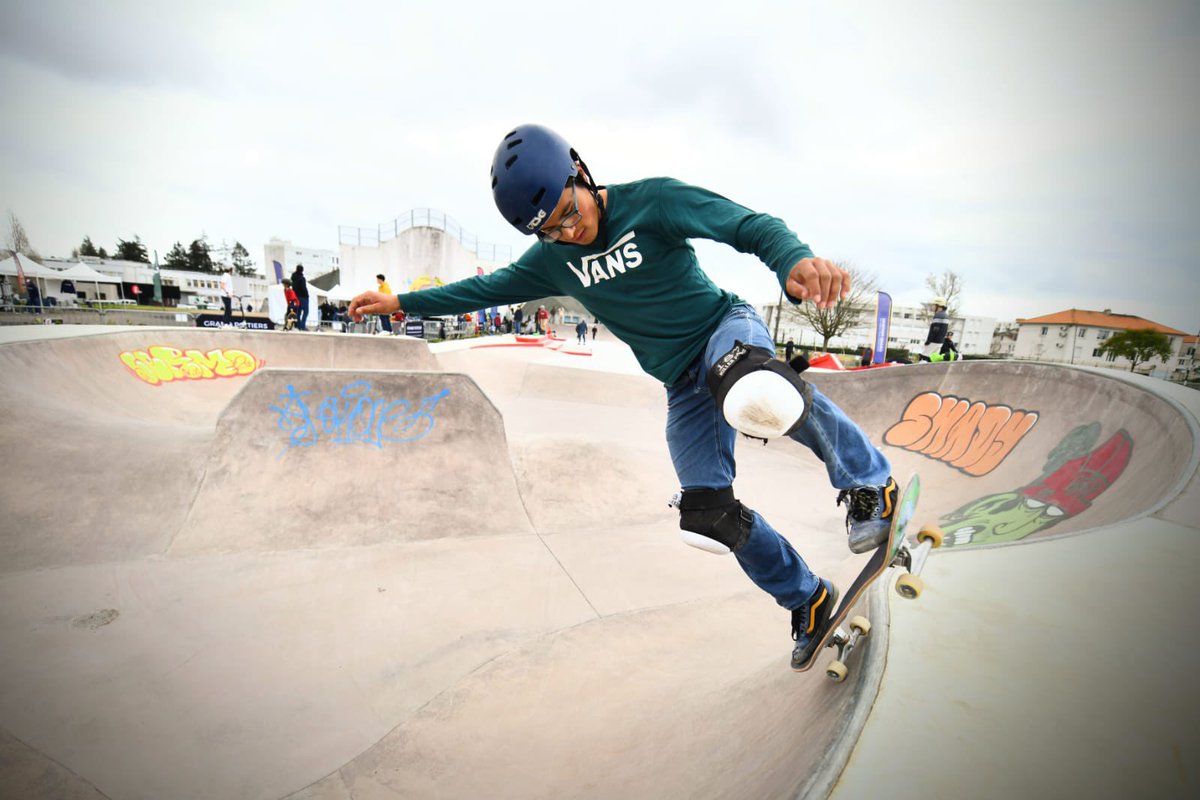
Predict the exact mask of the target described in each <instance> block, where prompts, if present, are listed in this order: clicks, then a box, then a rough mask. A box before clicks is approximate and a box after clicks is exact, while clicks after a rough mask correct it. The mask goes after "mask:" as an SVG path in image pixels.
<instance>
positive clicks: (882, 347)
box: [871, 292, 892, 364]
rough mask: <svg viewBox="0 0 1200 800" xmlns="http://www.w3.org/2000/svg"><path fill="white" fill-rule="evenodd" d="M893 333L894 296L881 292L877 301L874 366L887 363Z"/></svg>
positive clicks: (872, 356) (872, 358)
mask: <svg viewBox="0 0 1200 800" xmlns="http://www.w3.org/2000/svg"><path fill="white" fill-rule="evenodd" d="M891 331H892V296H891V295H890V294H888V293H887V292H880V293H879V298H878V299H877V300H876V301H875V352H874V353H873V354H872V355H871V363H872V364H883V363H885V362H886V361H887V343H888V334H890V333H891Z"/></svg>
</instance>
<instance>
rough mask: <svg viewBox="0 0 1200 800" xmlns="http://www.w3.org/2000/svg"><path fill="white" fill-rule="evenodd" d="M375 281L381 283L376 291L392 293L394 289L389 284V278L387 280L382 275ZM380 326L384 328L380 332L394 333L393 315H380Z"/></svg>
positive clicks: (377, 276) (376, 277)
mask: <svg viewBox="0 0 1200 800" xmlns="http://www.w3.org/2000/svg"><path fill="white" fill-rule="evenodd" d="M375 280H376V281H377V282H378V283H379V287H378V289H377V290H376V291H380V292H383V293H384V294H391V293H392V287H391V286H390V285H389V284H388V282H387V278H385V277H384V276H383V275H382V274H380V275H376V276H375ZM379 326H380V328H382V330H380V331H379V332H380V333H391V332H392V315H391V314H380V315H379Z"/></svg>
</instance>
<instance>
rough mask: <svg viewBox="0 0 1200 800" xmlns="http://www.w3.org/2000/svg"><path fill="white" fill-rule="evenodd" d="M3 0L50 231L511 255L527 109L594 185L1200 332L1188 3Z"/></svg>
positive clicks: (9, 177) (896, 290)
mask: <svg viewBox="0 0 1200 800" xmlns="http://www.w3.org/2000/svg"><path fill="white" fill-rule="evenodd" d="M0 2H2V3H3V5H4V15H3V18H4V23H3V24H2V25H0V111H2V112H3V125H2V126H0V143H2V146H0V210H5V211H7V210H11V211H12V212H14V213H15V214H16V215H17V216H18V218H19V219H20V220H21V222H22V223H23V224H24V226H25V228H26V230H27V232H28V234H29V237H30V240H31V241H32V243H33V245H34V247H35V248H36V249H37V250H38V251H39V252H41V253H42V254H44V255H52V256H64V257H65V256H68V255H69V254H70V251H71V249H72V248H74V247H76V246H78V244H79V242H80V241H81V240H82V238H83V236H84V235H85V234H87V235H90V236H91V237H92V239H93V240H94V241H95V243H96V244H97V245H102V246H105V247H107V248H109V249H112V248H113V247H114V246H115V243H116V240H117V239H118V238H124V239H130V238H132V237H133V236H134V235H139V236H141V238H142V240H143V242H145V243H146V244H147V246H148V247H150V248H151V249H157V250H158V253H159V255H160V256H162V255H163V254H165V252H166V251H167V250H168V249H169V248H170V247H171V245H172V243H173V242H175V241H177V240H178V241H181V242H183V243H184V244H185V245H186V244H187V243H188V242H189V241H191V240H192V239H194V238H197V237H198V236H200V235H201V234H202V233H204V234H207V235H208V237H209V239H210V241H213V242H217V243H219V242H220V241H221V240H223V239H224V240H226V241H228V242H229V243H230V244H232V242H233V241H234V240H239V241H241V242H242V243H243V244H244V245H246V247H247V248H248V249H249V250H250V253H251V256H252V257H253V258H254V259H255V261H256V262H257V263H259V264H261V262H262V260H263V250H262V247H263V245H264V244H265V243H266V241H267V240H268V239H269V238H270V237H272V236H279V237H281V238H285V239H290V240H292V241H293V242H295V243H297V244H301V245H305V246H310V247H323V248H329V249H336V248H337V227H338V225H355V226H363V227H374V226H375V225H376V224H378V223H381V222H385V221H387V220H391V219H392V218H394V217H396V216H399V215H400V214H402V213H403V212H405V211H407V210H409V209H411V208H422V207H432V208H436V209H440V210H442V211H444V212H446V213H448V214H449V215H451V216H452V217H454V218H455V219H457V220H458V221H459V222H460V223H461V224H462V225H463V226H464V227H465V228H467V229H468V230H470V231H472V232H474V233H476V234H477V235H478V236H479V237H480V238H481V239H483V240H485V241H490V242H497V243H501V244H508V245H511V246H512V247H513V250H514V252H515V253H519V252H520V251H521V250H522V249H524V247H525V246H526V245H527V243H528V240H526V239H524V238H523V237H521V236H519V235H518V234H517V233H516V232H515V231H513V230H512V229H511V228H509V227H508V226H507V224H506V223H505V222H504V221H503V220H502V219H501V218H500V216H499V214H498V213H497V212H496V210H495V206H494V205H493V204H492V200H491V194H490V191H489V187H488V169H489V167H490V165H491V156H492V152H493V150H494V149H495V146H496V144H497V143H498V142H499V140H500V138H501V137H502V136H503V134H504V133H506V132H507V131H508V130H509V129H510V128H512V127H513V126H514V125H516V124H518V123H522V122H540V123H542V124H546V125H549V126H551V127H553V128H555V129H557V130H558V131H559V132H560V133H562V134H563V135H564V136H566V137H567V138H568V139H569V140H570V141H571V143H572V144H573V145H574V146H575V147H576V149H578V150H579V151H580V153H581V154H582V155H583V158H584V159H585V160H586V161H587V163H588V165H589V166H590V167H591V169H592V172H593V174H594V175H595V176H596V178H597V179H598V180H599V181H601V182H604V183H618V182H621V181H626V180H633V179H637V178H641V177H648V176H652V175H671V176H674V177H677V178H680V179H682V180H684V181H688V182H690V183H695V184H699V185H702V186H705V187H708V188H710V189H713V190H715V191H718V192H720V193H722V194H724V195H726V196H728V197H730V198H732V199H734V200H737V201H738V202H741V203H743V204H745V205H748V206H750V207H751V208H754V209H756V210H760V211H766V212H769V213H771V214H774V215H776V216H778V217H781V218H783V219H784V220H785V221H786V222H787V223H788V224H789V225H790V226H791V228H792V229H793V230H795V231H796V232H797V233H798V234H799V235H800V237H801V239H803V240H804V241H806V242H808V243H809V244H810V245H811V246H812V247H813V249H814V251H815V252H816V253H817V254H818V255H822V256H825V257H828V258H835V259H840V260H845V261H849V262H852V263H853V264H855V265H857V266H858V267H859V268H861V269H863V270H866V271H868V272H871V273H874V274H875V275H877V276H878V277H879V280H880V283H881V285H882V287H883V288H885V289H886V290H888V291H890V292H891V293H892V295H893V297H895V299H896V301H897V302H900V303H906V302H908V303H916V302H920V301H921V300H924V299H927V297H928V292H927V291H926V289H925V287H924V279H925V276H926V275H928V274H930V273H941V272H943V271H945V270H955V271H957V272H959V273H960V274H961V275H962V277H963V280H964V286H965V289H964V293H963V300H962V308H963V310H964V311H965V312H966V313H969V314H976V315H982V316H993V317H997V318H999V319H1008V320H1011V319H1015V318H1017V317H1032V316H1037V315H1040V314H1046V313H1050V312H1053V311H1058V310H1061V309H1065V308H1071V307H1077V308H1089V309H1097V310H1100V309H1105V308H1111V309H1113V310H1114V311H1118V312H1123V313H1130V314H1137V315H1140V316H1143V317H1146V318H1149V319H1153V320H1155V321H1158V322H1161V323H1164V324H1167V325H1171V326H1174V327H1177V328H1181V329H1183V330H1186V331H1189V332H1194V331H1196V330H1198V329H1200V311H1198V310H1197V305H1198V302H1200V290H1198V288H1197V285H1198V280H1197V274H1198V270H1197V262H1198V260H1200V259H1198V256H1197V254H1198V253H1200V202H1198V201H1200V108H1198V106H1200V90H1198V89H1197V87H1198V86H1200V3H1197V2H1196V1H1195V0H1173V1H1170V2H1159V1H1157V0H1141V1H1133V0H1130V1H1128V2H1104V1H1103V0H1078V1H1076V2H1063V1H1062V0H1037V1H1032V0H1031V1H1026V0H965V1H958V2H956V1H955V0H945V1H944V2H927V1H925V0H920V1H918V2H913V1H911V0H907V1H906V0H863V2H854V0H846V2H758V1H757V0H738V2H735V3H716V4H702V5H701V4H696V3H682V2H681V3H656V2H652V0H641V2H637V3H627V2H604V3H554V4H544V3H543V4H533V3H528V4H526V3H511V2H508V3H495V2H475V1H474V0H471V2H453V0H443V1H442V2H430V0H422V2H419V3H409V2H403V1H402V0H389V1H388V2H381V3H355V2H341V3H338V4H337V7H338V9H339V10H337V11H329V10H326V8H327V7H328V8H332V7H333V5H334V4H333V3H329V4H319V3H295V2H278V3H276V2H255V1H254V0H242V2H237V3H226V2H212V1H211V0H210V1H209V2H204V3H193V4H188V5H187V7H186V8H185V7H183V4H177V3H162V2H120V1H114V0H108V1H107V2H103V3H101V2H83V1H82V0H80V1H79V2H58V1H54V2H47V0H39V1H38V2H15V3H14V2H13V1H12V0H0ZM177 6H179V7H177ZM705 6H711V7H705ZM697 250H698V252H699V254H700V256H701V261H702V263H703V264H704V266H705V268H706V269H707V270H708V271H709V273H710V274H711V275H712V276H713V278H714V279H715V280H716V281H717V282H718V283H719V284H721V285H722V286H724V287H725V288H728V289H730V290H733V291H735V292H737V293H738V294H740V295H742V296H743V297H745V298H747V299H751V300H754V301H765V300H769V299H774V297H775V296H776V295H777V294H778V285H777V284H776V283H775V282H774V280H773V277H772V276H771V275H770V273H768V272H767V270H766V269H765V267H763V266H762V265H761V264H759V263H758V262H757V261H755V260H754V259H753V258H751V257H747V256H742V255H739V254H737V253H735V252H733V251H732V250H730V249H729V248H726V247H724V246H721V245H714V244H711V243H705V244H698V245H697ZM364 288H367V287H364Z"/></svg>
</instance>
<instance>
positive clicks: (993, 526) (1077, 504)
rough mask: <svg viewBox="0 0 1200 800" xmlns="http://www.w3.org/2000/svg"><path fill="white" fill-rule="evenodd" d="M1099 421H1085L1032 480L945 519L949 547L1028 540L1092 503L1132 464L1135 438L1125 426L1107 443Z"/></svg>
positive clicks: (944, 517) (969, 505) (953, 513)
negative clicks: (1102, 434)
mask: <svg viewBox="0 0 1200 800" xmlns="http://www.w3.org/2000/svg"><path fill="white" fill-rule="evenodd" d="M1100 427H1101V426H1100V423H1098V422H1093V423H1091V424H1090V425H1080V426H1079V427H1077V428H1075V429H1074V430H1073V431H1071V433H1069V434H1068V435H1067V436H1066V437H1064V438H1063V440H1062V441H1061V442H1059V443H1058V445H1057V446H1056V447H1055V448H1054V449H1053V450H1052V451H1050V455H1049V456H1048V457H1047V459H1046V464H1045V466H1043V468H1042V474H1041V475H1040V476H1039V477H1038V478H1037V479H1036V480H1034V481H1032V482H1031V483H1028V484H1026V485H1025V486H1021V487H1019V488H1015V489H1011V490H1009V491H1006V492H999V493H996V494H990V495H985V496H984V497H980V498H979V499H977V500H973V501H971V502H970V503H967V504H966V505H964V506H962V507H961V508H959V509H958V510H956V511H953V512H951V513H949V514H946V515H945V516H943V517H942V518H941V524H942V529H943V530H944V531H945V533H946V541H945V544H946V546H949V547H955V546H961V545H965V544H995V543H997V542H1012V541H1017V540H1019V539H1024V538H1025V537H1026V536H1029V535H1030V534H1033V533H1038V532H1040V531H1044V530H1046V529H1048V528H1052V527H1054V526H1055V525H1058V524H1059V523H1061V522H1062V521H1063V520H1067V519H1070V518H1071V517H1074V516H1075V515H1077V514H1080V513H1082V512H1083V511H1086V510H1087V509H1088V508H1090V507H1091V505H1092V502H1093V501H1094V500H1095V499H1096V498H1097V497H1099V496H1100V495H1101V494H1103V493H1104V492H1105V491H1107V490H1108V488H1109V487H1110V486H1112V485H1113V484H1114V483H1115V482H1116V481H1117V479H1118V478H1120V477H1121V475H1122V474H1123V473H1124V472H1125V468H1126V467H1128V466H1129V459H1130V457H1131V456H1132V455H1133V438H1132V437H1131V436H1130V435H1129V432H1128V431H1126V430H1125V429H1124V428H1122V429H1120V430H1118V431H1117V432H1116V433H1114V434H1113V435H1112V436H1110V437H1109V438H1108V440H1107V441H1105V442H1104V443H1103V444H1101V445H1099V446H1097V445H1096V443H1097V442H1098V441H1099V439H1100Z"/></svg>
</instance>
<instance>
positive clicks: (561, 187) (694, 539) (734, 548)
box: [350, 125, 897, 667]
mask: <svg viewBox="0 0 1200 800" xmlns="http://www.w3.org/2000/svg"><path fill="white" fill-rule="evenodd" d="M491 180H492V195H493V198H494V199H495V202H496V206H497V208H498V209H499V210H500V213H501V214H502V215H503V216H504V218H505V219H506V220H507V221H508V222H509V224H511V225H512V226H513V227H514V228H516V229H517V230H518V231H520V232H521V233H523V234H526V235H532V236H535V237H536V238H537V241H536V242H535V243H534V244H533V245H532V246H531V247H530V248H529V249H528V250H526V251H525V253H523V254H522V255H521V256H520V257H519V258H518V259H517V260H516V261H515V262H514V263H513V264H511V265H509V266H508V267H506V268H504V269H500V270H496V271H495V272H493V273H492V274H490V275H483V276H479V277H474V278H468V279H466V280H463V281H458V282H456V283H453V284H449V285H447V286H443V287H439V288H435V289H426V290H424V291H422V292H419V293H409V294H401V295H399V296H394V295H385V294H381V293H379V292H364V293H363V294H360V295H359V296H358V297H356V298H354V301H353V302H352V303H351V305H350V313H351V315H352V316H353V317H354V318H355V319H356V320H359V319H361V317H362V316H363V315H364V314H390V313H394V312H396V311H398V310H400V309H403V310H404V311H406V312H408V313H414V314H424V315H438V314H454V313H462V312H464V311H473V310H475V309H479V308H487V307H489V306H496V305H508V304H514V303H525V302H529V301H532V300H537V299H540V298H543V297H552V296H559V295H569V296H571V297H573V298H575V299H576V300H578V301H579V302H580V303H582V304H583V306H584V307H585V308H586V309H587V311H588V313H589V314H591V315H593V316H595V317H596V318H598V319H599V320H601V321H602V322H603V323H604V325H605V326H606V327H607V328H608V329H609V330H610V331H611V332H612V333H613V334H614V335H615V336H616V337H617V338H619V339H621V340H622V341H624V342H625V343H626V344H628V345H629V346H630V348H632V350H633V352H634V354H635V355H636V357H637V359H638V363H639V364H640V365H641V366H642V369H643V370H645V371H646V372H647V373H649V374H650V375H652V376H653V377H655V378H657V379H659V380H661V381H662V382H663V384H664V385H665V386H666V389H667V445H668V448H669V450H670V453H671V460H672V462H673V463H674V466H675V471H676V474H677V475H678V476H679V482H680V485H681V486H682V489H683V491H682V494H681V496H680V499H679V501H678V503H677V505H678V508H679V510H680V522H679V526H680V529H681V532H682V536H683V538H684V541H685V542H687V543H688V544H691V545H693V546H696V547H699V548H701V549H703V550H707V551H710V552H714V553H722V554H724V553H730V552H732V553H733V554H734V556H735V557H736V559H737V561H738V563H739V564H740V565H741V567H742V569H743V570H744V571H745V572H746V575H747V576H748V577H749V578H750V580H752V581H753V582H754V583H755V584H756V585H758V586H759V587H760V588H761V589H763V590H764V591H766V592H767V593H769V594H770V595H772V596H773V597H774V598H775V600H776V601H777V602H778V603H779V605H781V606H783V607H784V608H786V609H788V610H790V611H791V612H792V613H791V616H792V637H793V639H794V641H795V645H794V647H793V650H792V665H793V667H799V666H803V665H805V664H806V663H807V662H808V661H809V660H810V659H811V657H812V656H813V654H814V651H815V649H816V646H817V644H818V643H819V641H820V639H821V636H822V634H823V633H824V630H825V628H826V627H827V625H828V621H829V618H830V616H831V614H832V613H833V610H834V608H835V607H836V605H837V596H838V591H837V589H836V587H834V585H833V583H832V582H831V581H829V580H826V579H823V578H819V577H818V576H816V575H815V574H813V572H812V571H811V570H809V568H808V566H807V565H806V564H805V563H804V561H803V559H801V557H800V556H799V554H798V553H797V552H796V551H795V549H794V548H793V547H792V546H791V544H790V543H789V542H788V541H787V540H786V539H784V538H783V537H782V536H781V535H779V533H777V532H776V531H775V529H774V528H772V527H771V526H770V525H769V524H768V523H767V521H766V520H765V519H763V517H762V515H760V514H758V513H757V512H754V511H752V510H751V509H749V508H747V507H746V506H745V505H743V504H742V503H741V502H739V501H738V500H737V498H736V497H735V496H734V493H733V486H732V483H733V476H734V472H735V462H734V443H735V440H736V438H737V434H738V432H741V433H743V434H745V435H747V436H750V437H754V438H760V439H770V438H777V437H780V436H788V437H790V438H792V439H794V440H795V441H797V442H799V443H801V444H803V445H805V446H806V447H808V448H809V449H811V450H812V451H813V452H814V453H815V454H816V455H817V457H818V458H820V459H821V460H822V462H824V464H825V466H826V470H827V472H828V475H829V479H830V482H831V483H832V485H833V487H834V488H835V489H838V490H840V492H839V494H838V496H837V502H838V504H839V505H840V504H842V503H845V504H846V506H847V517H846V525H847V531H848V534H849V546H850V549H851V550H852V551H854V552H858V553H862V552H867V551H868V550H871V549H873V548H876V547H877V546H878V545H879V544H880V543H882V542H884V541H886V540H887V536H888V529H889V526H890V524H891V515H892V513H893V512H894V508H895V500H896V489H897V486H896V482H895V481H894V480H893V479H892V478H891V465H890V464H889V463H888V461H887V459H886V458H885V457H884V455H883V454H882V453H880V452H879V450H878V449H876V448H875V447H874V445H872V444H871V442H870V440H869V439H868V438H867V436H866V435H865V434H864V433H863V432H862V430H861V429H860V428H859V427H858V426H857V425H856V424H855V423H854V422H853V421H852V420H850V419H849V418H848V417H847V416H846V415H845V414H844V413H843V412H842V411H841V409H840V408H838V407H837V406H836V405H834V404H833V403H832V402H831V401H830V400H829V399H828V398H826V397H825V396H824V395H822V394H821V393H820V392H819V391H817V389H816V388H815V387H813V386H812V385H810V384H808V383H806V382H805V381H804V380H803V378H802V377H801V376H800V374H799V373H798V372H797V371H796V370H794V369H792V368H791V367H790V366H788V365H787V364H785V363H784V362H782V361H780V360H779V359H777V358H776V357H775V345H774V342H773V341H772V339H771V336H770V334H769V332H768V331H767V328H766V325H765V324H764V323H763V321H762V319H761V318H760V317H759V316H758V314H757V312H755V310H754V308H753V307H751V306H750V305H749V304H747V303H746V302H745V301H743V300H742V299H741V298H739V297H737V296H736V295H734V294H732V293H730V292H726V291H724V290H722V289H720V288H719V287H717V286H716V285H715V284H713V283H712V281H711V280H709V278H708V276H707V275H705V273H704V272H703V271H702V270H701V269H700V266H699V263H698V262H697V260H696V254H695V252H694V251H693V250H692V248H691V246H690V245H689V244H688V240H689V239H694V238H704V239H711V240H713V241H718V242H723V243H725V244H728V245H730V246H731V247H733V248H735V249H737V250H739V251H741V252H744V253H753V254H754V255H756V256H758V257H759V258H760V259H761V260H762V261H763V262H764V263H765V264H766V265H767V266H768V267H769V268H770V269H771V270H772V271H773V272H774V273H775V274H776V276H777V278H778V280H779V283H780V286H781V287H782V288H783V289H784V291H785V293H786V294H787V296H788V298H789V300H790V301H791V302H793V303H798V302H802V301H808V302H812V303H814V304H816V305H817V306H818V307H820V308H829V307H832V306H833V305H835V304H836V303H837V302H838V301H839V300H842V299H844V298H845V297H846V296H847V295H848V294H849V291H850V277H849V275H847V273H846V272H845V271H844V270H842V269H840V268H839V267H838V266H837V265H835V264H833V263H832V262H830V261H827V260H825V259H822V258H816V257H814V256H813V253H812V251H811V250H810V249H809V247H808V246H807V245H806V244H804V243H803V242H801V241H800V240H799V239H798V238H797V237H796V234H794V233H793V232H792V231H791V230H789V229H788V228H787V227H786V225H784V223H783V221H782V220H779V219H776V218H774V217H771V216H769V215H767V214H760V213H755V212H753V211H751V210H750V209H748V208H745V207H743V206H740V205H738V204H736V203H734V202H732V201H730V200H727V199H726V198H724V197H721V196H720V195H718V194H715V193H713V192H710V191H708V190H706V189H701V188H699V187H695V186H689V185H687V184H685V183H682V182H680V181H677V180H674V179H671V178H650V179H646V180H641V181H634V182H632V183H624V184H615V185H612V186H601V185H598V184H597V183H596V182H595V181H594V180H593V178H592V175H591V172H590V171H589V170H588V168H587V165H586V164H585V163H584V162H583V160H582V159H581V158H580V157H579V154H578V153H576V152H575V150H574V149H572V148H571V146H570V145H569V144H568V143H567V142H566V141H565V140H564V139H563V138H562V137H561V136H559V135H558V134H556V133H555V132H553V131H551V130H549V129H547V128H544V127H541V126H538V125H522V126H520V127H518V128H516V129H514V130H513V131H511V132H510V133H508V134H507V135H506V136H505V137H504V139H503V140H502V141H501V142H500V145H499V147H498V148H497V149H496V153H495V156H494V158H493V162H492V174H491Z"/></svg>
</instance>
